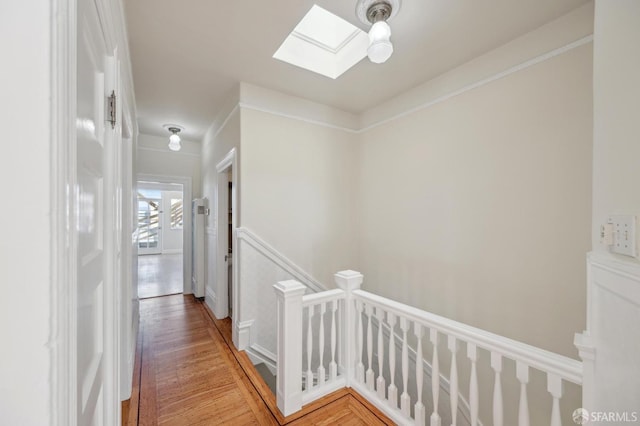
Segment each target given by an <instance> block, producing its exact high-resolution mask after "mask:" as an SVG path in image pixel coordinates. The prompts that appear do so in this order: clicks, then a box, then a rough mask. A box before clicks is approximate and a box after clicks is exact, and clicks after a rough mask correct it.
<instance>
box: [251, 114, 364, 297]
mask: <svg viewBox="0 0 640 426" xmlns="http://www.w3.org/2000/svg"><path fill="white" fill-rule="evenodd" d="M241 114H242V159H241V164H242V170H241V182H242V195H241V200H242V226H245V227H247V228H248V229H249V230H250V231H252V232H254V233H255V234H257V235H258V236H259V237H260V238H262V239H263V240H265V241H266V242H267V243H269V244H270V245H272V246H273V247H275V248H276V249H277V250H278V251H280V252H281V253H282V254H284V255H285V256H286V257H288V258H289V259H290V260H292V261H293V262H294V263H295V264H297V265H298V266H300V267H301V268H302V269H303V270H305V271H306V272H307V273H309V274H310V275H311V276H313V277H314V278H315V279H317V280H318V281H319V282H321V283H322V284H323V285H324V286H325V287H327V288H332V287H334V283H333V274H334V273H335V272H337V271H339V270H342V269H346V268H353V267H354V264H355V256H354V254H355V245H354V231H353V225H354V222H353V219H354V216H353V212H354V205H353V203H354V199H353V193H354V187H353V176H354V175H353V168H354V167H355V165H356V164H357V158H356V145H355V140H354V134H353V133H350V132H347V131H345V130H340V129H333V128H328V127H325V126H319V125H317V124H312V123H308V122H303V121H300V120H296V119H291V118H286V117H283V116H279V115H274V114H270V113H267V112H261V111H256V110H253V109H248V108H242V109H241Z"/></svg>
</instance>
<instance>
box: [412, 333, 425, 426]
mask: <svg viewBox="0 0 640 426" xmlns="http://www.w3.org/2000/svg"><path fill="white" fill-rule="evenodd" d="M413 331H414V333H415V335H416V337H417V338H418V353H417V354H416V389H417V391H418V392H417V400H416V404H415V406H414V417H415V419H416V425H417V426H424V424H425V408H424V404H423V403H422V382H423V380H424V375H423V374H422V362H423V360H422V325H420V324H419V323H417V322H415V323H413Z"/></svg>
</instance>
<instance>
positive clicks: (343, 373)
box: [274, 271, 582, 426]
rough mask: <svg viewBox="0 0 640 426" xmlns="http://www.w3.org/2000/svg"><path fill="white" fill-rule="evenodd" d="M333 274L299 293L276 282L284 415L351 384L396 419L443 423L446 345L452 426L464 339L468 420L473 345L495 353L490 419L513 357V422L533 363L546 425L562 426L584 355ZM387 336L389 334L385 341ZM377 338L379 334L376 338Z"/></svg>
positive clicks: (473, 394) (522, 409) (475, 405)
mask: <svg viewBox="0 0 640 426" xmlns="http://www.w3.org/2000/svg"><path fill="white" fill-rule="evenodd" d="M335 279H336V284H337V286H338V289H335V290H330V291H325V292H321V293H316V294H311V295H307V296H304V291H305V287H304V286H303V285H301V284H300V283H298V282H296V281H286V282H280V283H278V284H276V285H275V286H274V287H275V289H276V293H277V300H278V304H277V309H278V313H277V317H278V334H277V335H278V366H277V369H278V372H277V385H276V386H277V402H278V408H279V409H280V410H281V411H282V413H283V414H284V415H285V416H287V415H289V414H292V413H294V412H296V411H298V410H300V409H301V408H302V405H304V404H307V403H309V402H312V401H313V400H315V399H317V398H320V397H322V396H324V395H326V394H328V393H330V392H333V391H334V390H337V389H339V388H341V387H344V386H349V387H352V388H354V389H355V390H357V391H358V392H359V393H361V394H362V395H363V396H365V397H366V398H367V399H368V400H369V401H370V402H371V403H372V404H374V405H375V406H377V407H378V408H379V409H381V410H382V411H383V412H385V414H387V415H388V416H389V417H390V418H391V419H393V420H394V421H395V422H397V423H398V424H416V425H425V424H427V416H428V418H429V422H428V424H430V425H431V426H441V423H442V416H441V414H440V413H441V412H440V411H439V406H440V405H441V404H440V400H439V397H440V389H441V383H440V378H441V374H442V372H441V371H440V367H439V366H440V360H439V359H438V356H439V354H438V352H439V351H438V347H439V345H441V344H446V347H447V349H448V352H447V353H448V354H449V355H448V356H449V357H450V370H449V374H448V376H449V378H448V380H449V397H450V400H449V408H450V413H447V414H448V417H447V419H448V420H449V419H450V420H451V424H452V425H456V424H457V418H458V411H459V410H458V409H459V402H460V401H461V397H462V394H461V392H460V389H459V385H458V382H459V377H458V365H459V362H460V360H459V359H458V358H459V355H458V352H459V348H460V342H463V343H464V344H465V347H466V355H467V358H468V362H469V363H470V377H469V381H468V383H469V389H468V392H467V393H466V396H467V397H468V408H469V410H468V411H469V413H468V415H469V423H470V424H471V425H472V426H476V425H478V424H480V423H479V419H478V412H479V394H478V392H479V391H478V373H477V368H476V362H477V360H478V349H484V350H486V351H488V352H489V353H490V354H491V368H492V370H493V373H494V379H493V395H492V419H491V420H492V423H493V424H494V425H496V426H501V425H503V424H504V420H503V417H504V405H503V398H502V363H503V359H510V360H513V361H515V364H516V377H517V380H518V381H519V383H520V396H519V405H518V408H517V412H518V425H519V426H528V425H529V421H530V420H529V401H528V396H527V385H528V383H529V369H535V370H539V371H541V372H543V373H544V374H546V377H547V390H548V392H549V393H550V395H551V410H550V412H551V415H550V417H551V418H550V425H551V426H560V424H561V421H560V399H561V398H562V394H563V382H564V381H568V382H571V383H575V384H577V385H581V384H582V363H581V362H580V361H577V360H573V359H570V358H567V357H564V356H561V355H558V354H555V353H552V352H549V351H546V350H543V349H540V348H536V347H534V346H531V345H527V344H524V343H522V342H518V341H515V340H512V339H508V338H506V337H503V336H499V335H496V334H493V333H489V332H487V331H484V330H481V329H478V328H475V327H471V326H468V325H466V324H462V323H459V322H456V321H453V320H450V319H447V318H444V317H441V316H438V315H435V314H432V313H429V312H425V311H422V310H420V309H417V308H414V307H411V306H408V305H405V304H402V303H398V302H395V301H393V300H390V299H386V298H384V297H380V296H378V295H375V294H372V293H368V292H366V291H363V290H360V285H361V284H362V281H363V276H362V275H361V274H360V273H358V272H355V271H342V272H339V273H337V274H336V275H335ZM383 332H385V333H383ZM385 334H388V338H387V339H385V337H384V335H385ZM374 335H376V336H377V338H376V339H375V340H374ZM427 338H428V342H427V341H426V339H427ZM396 339H399V342H396ZM385 340H386V341H385ZM374 343H375V344H374ZM397 343H398V346H399V348H400V350H399V351H398V350H397V346H396V344H397ZM425 343H428V344H429V345H430V348H429V347H428V346H427V349H430V352H431V357H430V359H428V360H427V359H425V358H424V356H423V346H424V344H425ZM410 346H411V347H414V348H415V351H416V352H415V353H416V356H415V361H413V360H411V359H410V357H409V350H410ZM385 349H386V351H385ZM443 350H444V349H443ZM397 352H399V354H398V353H397ZM385 353H386V355H387V357H386V358H385ZM397 356H399V358H396V357H397ZM303 360H304V365H303ZM423 363H426V364H427V365H430V367H431V393H430V399H431V400H430V401H429V404H428V405H429V406H430V407H433V410H432V412H431V413H427V412H426V404H425V402H426V401H425V400H423V386H424V383H423V381H424V379H423V377H424V374H423ZM397 366H399V369H398V371H396V367H397ZM385 371H386V372H387V374H386V377H385V374H383V372H385ZM397 378H399V380H397ZM410 379H411V382H412V383H413V386H412V388H411V389H409V387H410V384H409V382H410ZM387 381H388V382H389V383H387ZM396 382H397V383H396ZM398 396H399V398H398ZM465 405H466V404H465Z"/></svg>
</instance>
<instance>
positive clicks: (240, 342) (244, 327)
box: [234, 320, 253, 351]
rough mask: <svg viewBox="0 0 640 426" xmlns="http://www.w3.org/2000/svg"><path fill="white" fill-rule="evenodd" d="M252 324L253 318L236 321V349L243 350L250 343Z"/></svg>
mask: <svg viewBox="0 0 640 426" xmlns="http://www.w3.org/2000/svg"><path fill="white" fill-rule="evenodd" d="M252 325H253V320H247V321H238V322H237V323H236V326H235V329H236V333H237V336H238V339H237V342H234V345H235V346H236V349H238V350H239V351H244V350H245V349H247V348H248V347H249V344H250V343H251V326H252Z"/></svg>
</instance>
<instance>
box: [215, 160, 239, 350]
mask: <svg viewBox="0 0 640 426" xmlns="http://www.w3.org/2000/svg"><path fill="white" fill-rule="evenodd" d="M216 171H217V172H218V173H217V185H216V211H217V220H216V225H217V226H216V227H217V232H216V235H217V237H216V239H217V243H216V256H215V258H216V261H215V264H216V280H215V283H214V285H213V287H214V288H213V291H214V293H215V299H214V306H213V308H214V313H215V315H216V316H217V317H218V318H225V317H230V318H231V321H232V324H233V325H232V332H233V334H234V336H235V335H236V328H237V327H236V322H237V319H238V316H239V315H238V313H239V312H238V297H239V296H238V287H237V277H238V262H237V257H236V255H237V252H238V249H237V247H235V229H236V227H237V226H238V220H237V206H236V200H237V198H236V193H237V182H238V178H237V167H236V151H235V149H232V150H231V151H229V153H228V154H227V155H226V156H225V158H224V159H223V160H222V161H221V162H220V163H218V164H217V165H216ZM234 341H235V338H234Z"/></svg>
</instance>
